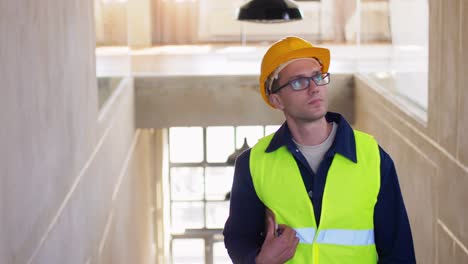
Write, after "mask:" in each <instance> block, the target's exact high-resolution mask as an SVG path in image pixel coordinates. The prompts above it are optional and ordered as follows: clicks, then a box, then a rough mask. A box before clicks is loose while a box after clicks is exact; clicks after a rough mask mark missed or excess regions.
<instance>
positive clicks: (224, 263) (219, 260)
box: [213, 242, 232, 264]
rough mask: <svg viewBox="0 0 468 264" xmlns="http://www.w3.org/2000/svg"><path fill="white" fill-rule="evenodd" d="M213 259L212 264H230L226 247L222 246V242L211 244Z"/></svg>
mask: <svg viewBox="0 0 468 264" xmlns="http://www.w3.org/2000/svg"><path fill="white" fill-rule="evenodd" d="M213 258H214V260H213V263H216V264H232V261H231V259H230V258H229V255H228V253H227V250H226V247H225V246H224V242H215V243H213Z"/></svg>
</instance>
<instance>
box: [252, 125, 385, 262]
mask: <svg viewBox="0 0 468 264" xmlns="http://www.w3.org/2000/svg"><path fill="white" fill-rule="evenodd" d="M272 137H273V134H272V135H269V136H266V137H264V138H262V139H260V140H259V142H258V143H257V144H256V145H255V146H254V147H253V148H252V150H251V154H250V161H249V164H250V172H251V174H252V180H253V184H254V187H255V192H256V193H257V195H258V197H259V198H260V200H261V201H262V202H263V203H264V205H265V206H266V207H268V208H269V209H270V210H272V211H273V213H274V214H275V217H276V222H277V223H278V224H285V225H287V226H289V227H291V228H293V229H294V230H295V231H296V236H297V237H298V238H299V240H300V241H299V244H298V246H297V249H296V253H295V255H294V257H293V258H292V259H291V260H290V261H288V262H287V263H299V264H303V263H313V264H319V263H320V264H332V263H336V264H367V263H377V258H378V257H377V251H376V248H375V242H374V217H373V216H374V206H375V204H376V202H377V195H378V193H379V188H380V153H379V148H378V144H377V142H376V140H375V139H374V138H373V137H372V136H370V135H368V134H365V133H363V132H360V131H356V130H355V131H354V138H355V141H356V157H357V162H356V163H355V162H353V161H351V160H349V159H348V158H346V157H344V156H342V155H341V154H339V153H336V154H335V155H334V157H333V161H332V163H331V166H330V168H329V170H328V174H327V180H326V184H325V190H324V193H323V200H322V212H321V220H320V226H318V227H317V224H316V222H315V215H314V208H313V206H312V203H311V200H310V198H309V196H308V194H307V191H306V188H305V186H304V182H303V180H302V176H301V173H300V171H299V167H298V165H297V163H296V161H295V159H294V157H293V155H292V154H291V153H290V152H289V151H288V150H287V148H286V146H281V147H280V148H278V149H277V150H275V151H273V152H270V153H266V152H265V150H266V149H267V147H268V145H269V144H270V141H271V139H272Z"/></svg>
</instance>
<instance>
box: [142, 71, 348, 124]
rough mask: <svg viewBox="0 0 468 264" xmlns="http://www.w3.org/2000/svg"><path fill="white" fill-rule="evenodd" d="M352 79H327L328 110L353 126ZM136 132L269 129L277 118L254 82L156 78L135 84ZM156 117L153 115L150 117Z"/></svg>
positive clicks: (252, 78)
mask: <svg viewBox="0 0 468 264" xmlns="http://www.w3.org/2000/svg"><path fill="white" fill-rule="evenodd" d="M352 85H353V77H352V75H351V74H336V75H333V82H331V83H330V86H329V87H330V89H329V98H330V110H331V111H337V112H340V113H342V114H343V115H344V116H345V117H346V118H347V119H348V120H350V122H352V121H353V118H354V111H353V107H354V105H353V101H354V98H353V89H352V88H353V87H352ZM135 97H136V98H135V100H136V103H135V104H136V105H135V107H136V125H137V127H138V128H165V127H171V126H222V125H228V126H232V125H272V124H281V123H282V122H284V116H283V113H282V112H281V111H279V110H275V109H273V108H271V107H269V106H268V105H267V104H266V103H265V102H264V101H263V99H262V97H261V95H260V91H259V87H258V77H257V76H164V77H163V76H159V77H138V78H137V79H135ZM155 113H159V114H155Z"/></svg>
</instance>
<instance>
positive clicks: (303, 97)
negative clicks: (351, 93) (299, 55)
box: [270, 59, 328, 122]
mask: <svg viewBox="0 0 468 264" xmlns="http://www.w3.org/2000/svg"><path fill="white" fill-rule="evenodd" d="M321 68H322V67H321V65H320V64H319V63H318V61H316V60H311V59H303V60H297V61H294V62H292V63H290V64H289V65H287V66H286V67H285V68H284V69H283V70H281V72H280V73H279V78H278V83H279V85H280V86H282V85H284V84H286V83H287V82H288V81H291V80H294V79H296V78H299V77H311V76H314V75H316V74H317V73H319V72H320V71H321ZM327 88H328V85H323V86H317V85H316V84H315V83H314V82H313V81H312V80H311V81H310V85H309V88H306V89H304V90H300V91H294V90H293V89H292V88H291V86H290V85H288V86H286V87H284V88H282V89H281V90H279V91H278V92H277V93H275V94H271V95H270V101H271V102H272V103H273V105H274V106H275V107H276V108H278V109H281V110H282V111H283V112H284V114H285V115H286V118H291V119H293V120H295V121H297V122H314V121H317V120H319V119H321V118H323V117H324V116H325V114H326V113H327V108H328V98H327Z"/></svg>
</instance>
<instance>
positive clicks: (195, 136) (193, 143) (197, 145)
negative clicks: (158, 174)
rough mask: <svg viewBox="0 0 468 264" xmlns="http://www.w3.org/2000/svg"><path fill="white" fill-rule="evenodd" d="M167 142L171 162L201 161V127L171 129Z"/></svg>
mask: <svg viewBox="0 0 468 264" xmlns="http://www.w3.org/2000/svg"><path fill="white" fill-rule="evenodd" d="M169 140H170V141H169V151H170V159H171V162H202V161H203V129H202V128H201V127H171V128H170V129H169Z"/></svg>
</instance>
